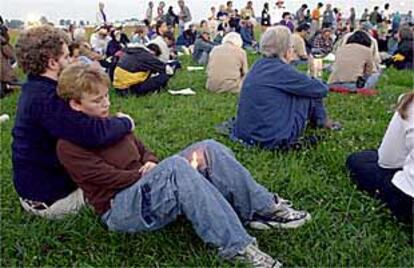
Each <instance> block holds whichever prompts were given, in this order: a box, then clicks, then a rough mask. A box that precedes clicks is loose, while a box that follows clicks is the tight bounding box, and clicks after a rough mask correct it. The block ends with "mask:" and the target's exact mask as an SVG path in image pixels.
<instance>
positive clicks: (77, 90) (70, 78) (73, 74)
mask: <svg viewBox="0 0 414 268" xmlns="http://www.w3.org/2000/svg"><path fill="white" fill-rule="evenodd" d="M98 84H101V85H105V86H108V88H109V87H110V86H111V81H110V80H109V77H108V75H107V74H106V73H104V72H103V71H102V70H99V69H97V68H96V67H93V66H91V65H88V64H84V63H77V64H72V65H69V66H68V67H67V68H65V69H64V70H63V72H62V73H61V74H60V76H59V81H58V87H57V93H58V95H59V97H61V98H62V99H64V100H66V101H69V100H76V101H80V100H81V99H82V93H88V94H98V93H99V92H98V89H97V85H98Z"/></svg>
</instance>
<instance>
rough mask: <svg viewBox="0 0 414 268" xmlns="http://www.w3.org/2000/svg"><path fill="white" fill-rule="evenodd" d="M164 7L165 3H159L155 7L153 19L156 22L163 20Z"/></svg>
mask: <svg viewBox="0 0 414 268" xmlns="http://www.w3.org/2000/svg"><path fill="white" fill-rule="evenodd" d="M164 7H165V2H164V1H161V2H160V3H159V4H158V7H157V17H156V19H155V20H156V21H159V20H162V19H164Z"/></svg>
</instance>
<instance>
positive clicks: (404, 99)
mask: <svg viewBox="0 0 414 268" xmlns="http://www.w3.org/2000/svg"><path fill="white" fill-rule="evenodd" d="M413 101H414V92H409V93H406V94H404V95H402V96H401V97H400V100H399V101H398V104H397V112H398V113H399V114H400V116H401V118H402V119H404V120H406V119H407V118H408V107H410V105H411V103H413Z"/></svg>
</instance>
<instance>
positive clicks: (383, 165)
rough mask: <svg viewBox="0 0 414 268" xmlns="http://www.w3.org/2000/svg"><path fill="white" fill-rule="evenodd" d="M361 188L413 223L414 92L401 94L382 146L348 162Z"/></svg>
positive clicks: (356, 156)
mask: <svg viewBox="0 0 414 268" xmlns="http://www.w3.org/2000/svg"><path fill="white" fill-rule="evenodd" d="M346 166H347V168H348V169H349V171H350V175H351V179H352V180H353V181H354V182H355V183H356V185H357V186H358V188H360V189H361V190H364V191H367V192H368V193H369V194H371V195H373V196H374V197H377V198H379V199H380V200H382V201H383V202H384V203H385V204H386V205H387V206H388V207H389V208H390V210H391V212H392V214H393V215H394V216H395V217H396V218H397V219H398V220H399V221H401V222H403V223H406V224H411V225H412V224H413V213H414V210H413V204H414V92H410V93H407V94H405V95H404V96H402V97H400V101H399V104H398V108H397V111H396V112H395V114H394V116H393V117H392V119H391V122H390V124H389V125H388V129H387V131H386V132H385V136H384V138H383V140H382V143H381V146H380V147H379V149H378V151H377V150H371V151H362V152H357V153H354V154H351V155H350V156H349V157H348V159H347V162H346Z"/></svg>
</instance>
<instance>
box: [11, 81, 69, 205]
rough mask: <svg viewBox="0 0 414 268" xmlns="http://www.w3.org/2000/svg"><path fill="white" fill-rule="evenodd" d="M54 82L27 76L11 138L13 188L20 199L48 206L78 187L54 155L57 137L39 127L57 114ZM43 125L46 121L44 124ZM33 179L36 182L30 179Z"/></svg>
mask: <svg viewBox="0 0 414 268" xmlns="http://www.w3.org/2000/svg"><path fill="white" fill-rule="evenodd" d="M55 91H56V81H53V80H51V79H48V78H43V77H38V76H29V80H28V82H27V83H25V84H24V85H23V87H22V93H21V95H20V98H19V102H18V104H17V113H16V120H15V125H14V127H13V131H12V135H13V142H12V152H13V153H12V162H13V172H14V185H15V187H16V191H17V193H18V194H19V196H21V197H23V198H26V199H30V200H42V201H43V202H46V203H49V202H53V201H55V200H58V199H61V198H63V197H65V196H66V195H68V194H69V193H71V192H72V191H74V190H75V189H76V188H77V187H76V185H75V184H74V183H73V181H72V180H71V179H70V177H69V175H68V174H67V172H66V171H65V170H64V169H63V167H62V165H61V164H60V163H59V160H58V159H57V156H56V142H57V138H56V136H54V135H53V134H52V133H50V131H49V130H48V129H47V128H46V127H45V126H43V125H42V123H41V121H42V120H43V119H45V118H44V117H47V116H48V114H51V113H56V112H59V110H53V108H55V107H54V106H51V105H50V104H51V103H53V102H59V100H58V99H57V96H56V93H55ZM45 123H46V122H45ZM33 177H35V178H36V179H31V180H30V178H33Z"/></svg>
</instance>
